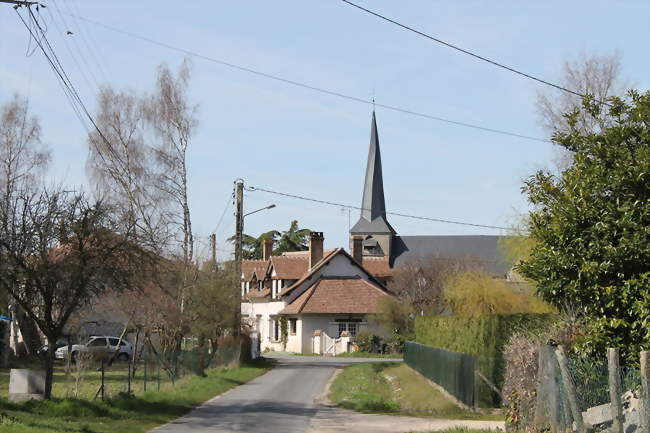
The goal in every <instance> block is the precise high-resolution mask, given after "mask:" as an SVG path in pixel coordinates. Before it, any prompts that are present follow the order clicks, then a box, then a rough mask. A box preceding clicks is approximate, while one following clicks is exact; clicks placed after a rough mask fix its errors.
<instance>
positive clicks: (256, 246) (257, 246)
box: [230, 230, 280, 260]
mask: <svg viewBox="0 0 650 433" xmlns="http://www.w3.org/2000/svg"><path fill="white" fill-rule="evenodd" d="M279 236H280V232H279V231H277V230H271V231H268V232H266V233H262V234H261V235H259V236H258V237H253V236H250V235H247V234H244V235H243V236H242V256H243V257H244V260H260V259H261V258H262V254H263V246H264V241H265V240H267V239H270V240H272V241H273V243H274V244H275V243H277V239H278V237H279ZM230 240H234V237H232V238H230Z"/></svg>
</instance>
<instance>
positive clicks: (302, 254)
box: [275, 250, 334, 258]
mask: <svg viewBox="0 0 650 433" xmlns="http://www.w3.org/2000/svg"><path fill="white" fill-rule="evenodd" d="M332 251H334V250H323V255H324V256H326V255H328V254H329V253H331V252H332ZM275 257H305V258H309V250H306V251H285V252H284V253H282V256H275Z"/></svg>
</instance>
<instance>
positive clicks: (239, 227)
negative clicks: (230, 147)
mask: <svg viewBox="0 0 650 433" xmlns="http://www.w3.org/2000/svg"><path fill="white" fill-rule="evenodd" d="M243 236H244V181H243V180H242V179H237V180H236V181H235V288H234V289H235V293H234V295H235V301H236V303H235V317H234V323H233V335H234V336H235V337H239V335H240V331H241V317H240V316H241V263H242V241H243Z"/></svg>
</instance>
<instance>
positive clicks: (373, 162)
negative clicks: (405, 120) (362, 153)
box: [350, 111, 395, 234]
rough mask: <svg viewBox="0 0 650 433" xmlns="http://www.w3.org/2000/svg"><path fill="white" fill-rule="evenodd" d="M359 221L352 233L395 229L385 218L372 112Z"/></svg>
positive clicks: (379, 155)
mask: <svg viewBox="0 0 650 433" xmlns="http://www.w3.org/2000/svg"><path fill="white" fill-rule="evenodd" d="M361 208H362V210H361V216H360V218H359V221H358V222H357V223H356V224H355V225H354V227H352V229H351V230H350V231H351V233H353V234H365V233H367V234H371V233H373V234H380V233H386V234H388V233H390V234H395V230H394V229H393V227H391V225H390V224H389V223H388V220H387V219H386V202H385V200H384V179H383V175H382V170H381V152H380V150H379V134H378V133H377V118H376V116H375V112H374V111H373V113H372V125H371V127H370V149H369V150H368V165H367V166H366V179H365V183H364V187H363V200H362V203H361Z"/></svg>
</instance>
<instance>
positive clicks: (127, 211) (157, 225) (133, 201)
mask: <svg viewBox="0 0 650 433" xmlns="http://www.w3.org/2000/svg"><path fill="white" fill-rule="evenodd" d="M144 99H145V97H144V96H142V97H140V96H138V95H136V94H134V93H133V92H130V91H129V92H127V91H123V92H117V91H115V90H114V89H112V88H110V87H104V88H102V89H101V90H100V93H99V96H98V105H99V107H98V110H97V115H96V122H97V126H98V129H99V131H101V133H99V132H98V131H92V132H91V133H90V134H89V136H88V147H89V155H88V161H87V169H88V171H89V174H90V176H91V179H92V180H93V181H94V183H95V185H96V187H97V189H98V190H99V191H100V192H101V194H102V195H104V196H106V197H108V199H109V200H110V201H111V202H112V203H114V204H116V205H118V209H121V211H122V212H123V213H124V216H123V218H124V220H125V221H127V222H128V223H129V224H130V225H131V226H132V227H133V228H134V230H135V232H136V234H138V235H139V237H140V242H141V243H146V244H147V245H148V246H149V247H151V248H154V249H155V250H157V251H159V252H160V251H162V250H163V249H164V246H165V244H166V240H167V236H168V235H167V229H168V227H167V222H168V215H167V213H166V210H167V208H166V205H165V204H166V202H165V197H161V194H160V193H159V192H160V189H159V188H158V186H157V185H156V177H157V175H156V165H155V162H154V153H153V150H152V148H151V143H149V142H148V140H147V137H148V134H147V128H148V125H147V121H146V118H145V109H144V108H145V107H144V102H143V101H144Z"/></svg>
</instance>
